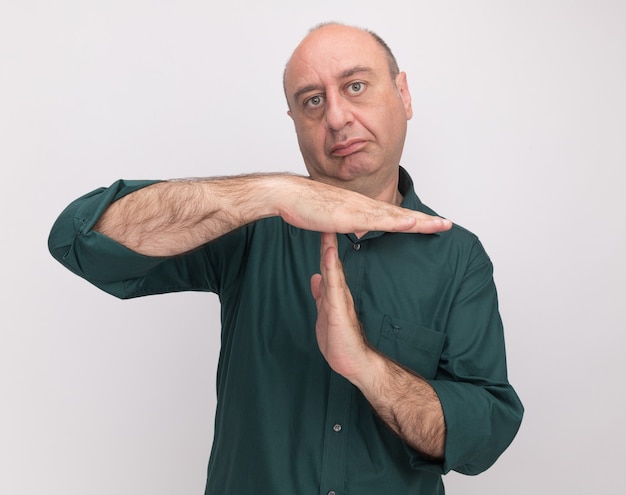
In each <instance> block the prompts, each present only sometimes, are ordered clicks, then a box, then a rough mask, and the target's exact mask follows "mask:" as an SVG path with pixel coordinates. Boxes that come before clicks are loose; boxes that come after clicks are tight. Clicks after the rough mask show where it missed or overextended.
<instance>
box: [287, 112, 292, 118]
mask: <svg viewBox="0 0 626 495" xmlns="http://www.w3.org/2000/svg"><path fill="white" fill-rule="evenodd" d="M287 115H289V116H290V117H291V120H293V115H291V110H287Z"/></svg>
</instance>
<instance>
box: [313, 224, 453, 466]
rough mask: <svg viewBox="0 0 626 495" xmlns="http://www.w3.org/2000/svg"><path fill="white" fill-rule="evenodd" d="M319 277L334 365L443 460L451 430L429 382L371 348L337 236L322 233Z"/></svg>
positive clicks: (395, 425) (324, 331) (320, 323)
mask: <svg viewBox="0 0 626 495" xmlns="http://www.w3.org/2000/svg"><path fill="white" fill-rule="evenodd" d="M320 272H321V273H320V274H316V275H314V276H313V277H312V279H311V291H312V293H313V297H314V298H315V301H316V304H317V310H318V320H317V324H316V333H317V339H318V344H319V346H320V350H321V352H322V354H323V355H324V358H325V359H326V361H327V362H328V364H329V365H330V367H331V368H332V369H333V370H334V371H335V372H337V373H339V374H340V375H343V376H344V377H345V378H346V379H348V380H349V381H350V382H352V383H353V384H354V385H356V386H357V387H358V388H359V389H360V390H361V392H362V393H363V395H364V396H365V398H366V399H367V400H368V401H369V402H370V404H371V405H372V407H373V408H374V410H375V411H376V412H377V414H378V415H379V416H380V418H381V419H382V420H383V421H384V422H385V423H386V424H387V425H388V426H389V428H391V429H392V430H393V431H394V432H395V433H396V434H397V435H398V436H400V438H402V439H403V440H404V441H405V442H406V443H407V444H409V445H410V446H411V447H413V448H414V449H415V450H416V451H418V452H420V454H422V455H423V456H425V457H427V458H430V459H432V460H441V459H443V456H444V447H445V439H446V427H445V421H444V416H443V410H442V407H441V403H440V402H439V399H438V397H437V394H436V393H435V391H434V390H433V388H432V387H431V386H430V384H429V383H428V382H427V381H426V380H423V379H422V378H420V377H419V376H417V375H415V374H414V373H412V372H411V371H409V370H407V369H405V368H403V367H402V366H400V365H398V364H397V363H395V362H393V361H392V360H390V359H389V358H387V357H386V356H384V355H382V354H380V353H378V352H377V351H376V350H374V349H372V348H371V347H370V346H369V344H368V343H367V341H366V340H365V337H364V335H363V331H362V329H361V326H360V323H359V321H358V318H357V315H356V313H355V310H354V303H353V301H352V295H351V294H350V290H349V288H348V286H347V284H346V281H345V278H344V274H343V269H342V266H341V262H340V261H339V257H338V253H337V237H336V235H335V234H322V246H321V262H320Z"/></svg>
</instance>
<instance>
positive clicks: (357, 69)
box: [293, 65, 372, 100]
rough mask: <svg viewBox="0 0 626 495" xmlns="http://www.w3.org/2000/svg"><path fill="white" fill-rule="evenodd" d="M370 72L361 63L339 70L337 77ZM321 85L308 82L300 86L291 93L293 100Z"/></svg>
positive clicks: (368, 68) (319, 87) (344, 77)
mask: <svg viewBox="0 0 626 495" xmlns="http://www.w3.org/2000/svg"><path fill="white" fill-rule="evenodd" d="M364 72H365V73H370V72H372V69H371V68H370V67H365V66H363V65H357V66H355V67H352V68H350V69H346V70H344V71H343V72H341V73H340V74H339V79H346V78H348V77H352V76H354V75H355V74H361V73H364ZM321 88H322V86H321V85H319V84H309V85H307V86H303V87H302V88H300V89H298V90H297V91H296V92H295V93H294V94H293V99H294V100H298V98H299V97H300V96H302V95H303V94H305V93H308V92H310V91H315V90H316V89H321Z"/></svg>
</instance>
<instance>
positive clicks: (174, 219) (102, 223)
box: [94, 174, 281, 256]
mask: <svg viewBox="0 0 626 495" xmlns="http://www.w3.org/2000/svg"><path fill="white" fill-rule="evenodd" d="M280 177H281V176H280V175H278V174H275V175H273V174H264V175H244V176H234V177H227V178H215V179H195V180H172V181H167V182H159V183H157V184H154V185H151V186H148V187H146V188H143V189H140V190H138V191H135V192H133V193H131V194H129V195H127V196H124V197H123V198H121V199H119V200H118V201H116V202H115V203H112V204H111V205H110V206H109V208H108V209H107V210H106V211H105V213H104V214H103V216H102V217H101V218H100V219H99V221H98V222H97V223H96V225H95V226H94V230H96V231H98V232H101V233H102V234H104V235H106V236H108V237H110V238H112V239H114V240H115V241H117V242H119V243H121V244H123V245H125V246H126V247H128V248H129V249H132V250H133V251H136V252H138V253H141V254H145V255H148V256H172V255H176V254H181V253H184V252H187V251H190V250H192V249H194V248H196V247H198V246H201V245H202V244H205V243H207V242H209V241H211V240H213V239H216V238H218V237H220V236H222V235H224V234H226V233H228V232H230V231H232V230H235V229H237V228H239V227H241V226H243V225H245V224H247V223H250V222H253V221H255V220H259V219H261V218H264V217H269V216H273V215H277V214H278V212H277V211H276V209H275V208H274V203H273V201H272V198H273V197H276V190H277V189H278V188H279V187H278V185H277V184H276V183H277V181H279V180H280Z"/></svg>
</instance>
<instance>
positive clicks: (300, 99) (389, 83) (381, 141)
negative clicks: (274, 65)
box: [285, 25, 412, 195]
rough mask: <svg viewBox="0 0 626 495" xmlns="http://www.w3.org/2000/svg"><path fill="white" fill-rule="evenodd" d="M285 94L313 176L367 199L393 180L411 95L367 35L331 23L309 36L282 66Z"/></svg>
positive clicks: (402, 141) (402, 143) (302, 150)
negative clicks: (393, 74) (392, 72)
mask: <svg viewBox="0 0 626 495" xmlns="http://www.w3.org/2000/svg"><path fill="white" fill-rule="evenodd" d="M285 91H286V94H287V101H288V103H289V108H290V111H289V115H290V116H291V118H292V119H293V121H294V124H295V128H296V134H297V136H298V143H299V145H300V151H301V152H302V156H303V158H304V162H305V165H306V167H307V170H308V172H309V174H310V175H311V177H312V178H314V179H317V180H320V181H323V182H327V183H331V184H334V185H337V186H340V187H346V188H349V189H353V190H358V191H360V192H363V193H365V194H369V195H372V194H370V192H372V189H373V186H374V188H375V187H378V186H380V187H385V185H386V183H387V182H388V181H390V180H391V181H395V180H397V175H398V165H399V163H400V157H401V155H402V147H403V145H404V138H405V135H406V126H407V120H408V119H410V118H411V116H412V110H411V97H410V94H409V90H408V87H407V84H406V75H405V74H404V73H400V74H399V75H398V76H397V77H396V78H395V81H394V80H393V79H392V78H391V75H390V70H389V65H388V63H387V58H386V56H385V52H384V50H383V48H382V47H381V46H380V45H378V43H376V41H375V40H374V39H373V38H372V36H371V35H370V34H368V33H366V32H364V31H361V30H358V29H354V28H349V27H345V26H336V25H331V26H326V27H323V28H320V29H318V30H316V31H314V32H313V33H311V34H310V35H309V36H308V37H307V38H305V40H304V41H303V42H302V43H301V44H300V45H299V46H298V47H297V48H296V50H295V51H294V53H293V56H292V58H291V60H290V61H289V64H288V65H287V69H286V71H285Z"/></svg>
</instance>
